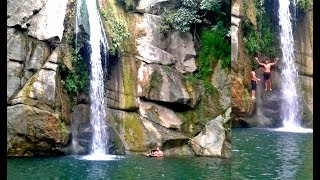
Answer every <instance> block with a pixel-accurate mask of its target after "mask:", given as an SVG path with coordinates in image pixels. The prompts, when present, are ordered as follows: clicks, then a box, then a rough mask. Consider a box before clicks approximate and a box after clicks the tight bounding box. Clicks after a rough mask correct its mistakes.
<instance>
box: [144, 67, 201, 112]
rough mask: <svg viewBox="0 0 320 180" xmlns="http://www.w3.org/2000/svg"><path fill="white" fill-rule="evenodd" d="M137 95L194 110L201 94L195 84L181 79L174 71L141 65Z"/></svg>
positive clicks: (168, 68) (167, 68)
mask: <svg viewBox="0 0 320 180" xmlns="http://www.w3.org/2000/svg"><path fill="white" fill-rule="evenodd" d="M138 94H139V96H140V97H142V98H146V99H149V100H153V101H162V102H166V103H177V104H182V105H187V106H189V107H191V108H194V107H195V106H196V105H197V104H198V103H199V101H200V98H201V96H200V95H201V92H199V91H198V88H197V86H196V84H194V83H192V82H191V81H189V80H187V79H186V78H183V76H182V75H181V74H180V73H179V72H177V71H176V70H175V69H172V68H170V67H163V66H159V65H156V64H146V63H141V66H140V68H139V70H138Z"/></svg>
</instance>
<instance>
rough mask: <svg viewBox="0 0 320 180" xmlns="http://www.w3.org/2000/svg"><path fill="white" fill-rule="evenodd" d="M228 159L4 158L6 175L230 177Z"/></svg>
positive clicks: (77, 178)
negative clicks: (96, 159) (102, 159)
mask: <svg viewBox="0 0 320 180" xmlns="http://www.w3.org/2000/svg"><path fill="white" fill-rule="evenodd" d="M230 164H231V162H230V160H229V159H220V158H203V157H164V158H162V159H157V158H147V157H144V156H122V157H121V158H120V159H117V160H111V161H89V160H82V159H81V157H80V156H65V157H49V158H8V159H7V177H8V178H7V179H9V180H10V179H12V180H16V179H28V180H29V179H39V180H40V179H74V180H79V179H230V168H231V167H230Z"/></svg>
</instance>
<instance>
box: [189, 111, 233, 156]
mask: <svg viewBox="0 0 320 180" xmlns="http://www.w3.org/2000/svg"><path fill="white" fill-rule="evenodd" d="M230 113H231V108H229V109H228V110H227V111H226V112H225V113H224V114H223V115H220V116H218V117H216V118H215V119H213V120H211V121H209V122H208V123H207V124H206V126H205V127H204V129H203V130H202V131H201V133H200V134H199V135H197V136H196V137H194V138H192V139H191V140H190V142H189V143H190V145H191V147H192V149H193V151H194V152H195V154H196V155H197V156H218V157H225V156H227V157H229V156H230V153H227V154H225V152H228V151H226V150H224V148H230V142H228V143H225V141H227V139H226V136H227V134H228V132H227V131H228V129H225V128H224V125H225V124H226V123H227V122H228V121H230ZM229 131H230V127H229ZM226 144H229V145H226ZM229 150H230V149H229Z"/></svg>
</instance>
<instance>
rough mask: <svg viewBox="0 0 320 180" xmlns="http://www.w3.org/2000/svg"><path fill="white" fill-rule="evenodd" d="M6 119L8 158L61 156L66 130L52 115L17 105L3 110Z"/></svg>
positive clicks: (44, 111) (54, 115)
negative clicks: (5, 111)
mask: <svg viewBox="0 0 320 180" xmlns="http://www.w3.org/2000/svg"><path fill="white" fill-rule="evenodd" d="M7 116H8V118H7V128H8V129H7V154H8V155H9V156H33V155H52V154H62V151H61V146H62V145H65V144H66V143H67V141H68V136H69V130H68V129H67V128H66V126H65V125H64V123H62V121H61V120H60V119H59V117H58V116H57V115H56V114H54V113H51V112H48V111H46V110H43V109H39V108H36V107H32V106H28V105H23V104H18V105H14V106H9V107H8V108H7Z"/></svg>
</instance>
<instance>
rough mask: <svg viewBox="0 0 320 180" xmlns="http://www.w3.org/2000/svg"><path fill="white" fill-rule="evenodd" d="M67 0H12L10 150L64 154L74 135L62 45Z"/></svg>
mask: <svg viewBox="0 0 320 180" xmlns="http://www.w3.org/2000/svg"><path fill="white" fill-rule="evenodd" d="M66 7H67V1H66V0H63V1H59V2H58V3H57V2H55V1H52V0H27V1H24V2H18V1H10V2H8V3H7V8H8V11H7V34H8V36H7V52H8V53H7V68H8V71H7V81H8V82H7V84H8V89H7V104H8V107H7V115H8V117H7V125H8V129H7V134H8V138H7V155H8V156H42V155H61V154H63V150H62V148H63V147H64V146H65V145H67V144H68V143H69V140H70V131H69V125H70V119H69V116H70V103H69V101H68V97H67V95H66V94H65V93H64V92H63V90H62V84H61V79H60V76H59V71H58V67H59V63H61V62H62V60H61V59H62V58H63V57H62V54H61V52H60V48H56V47H55V46H53V45H57V43H59V42H60V41H61V39H62V35H63V31H64V26H63V23H64V20H65V14H66Z"/></svg>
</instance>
